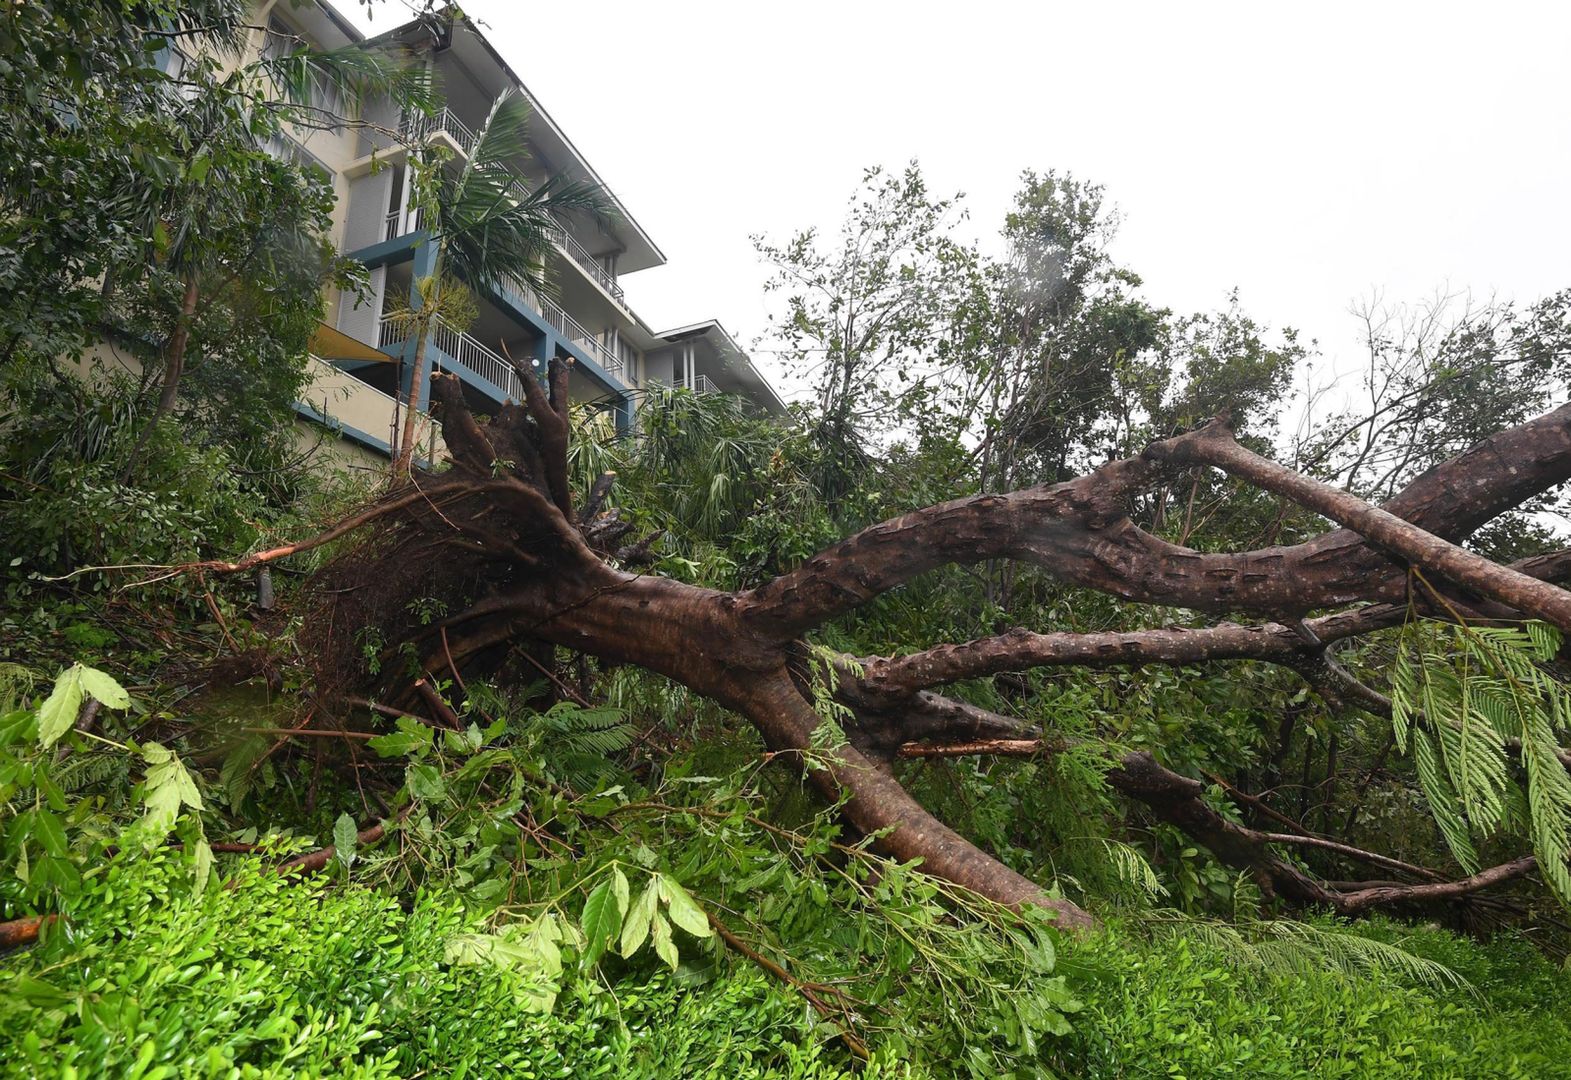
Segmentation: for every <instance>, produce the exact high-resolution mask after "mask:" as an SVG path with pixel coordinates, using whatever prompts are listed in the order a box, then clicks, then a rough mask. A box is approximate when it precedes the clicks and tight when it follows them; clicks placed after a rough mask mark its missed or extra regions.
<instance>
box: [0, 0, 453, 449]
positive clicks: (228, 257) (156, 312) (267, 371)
mask: <svg viewBox="0 0 1571 1080" xmlns="http://www.w3.org/2000/svg"><path fill="white" fill-rule="evenodd" d="M246 14H247V8H246V5H243V4H240V3H237V2H234V0H210V2H206V3H202V4H197V5H160V4H150V5H143V4H137V5H131V6H129V7H124V8H123V9H122V8H120V7H117V6H115V5H100V4H85V5H73V6H70V7H69V8H67V9H62V10H61V11H60V12H58V13H56V14H54V15H52V14H50V13H48V12H42V11H41V9H35V8H33V7H31V6H22V7H18V8H16V9H15V10H14V11H9V12H7V17H6V25H5V27H4V32H5V34H6V36H8V37H10V38H12V39H14V40H15V41H16V43H17V44H18V46H19V48H18V49H17V50H16V51H14V52H12V53H10V54H9V55H11V56H12V57H13V60H12V61H10V62H8V63H7V64H6V65H5V66H4V67H3V68H0V84H3V86H4V89H5V92H4V93H3V94H0V112H3V113H5V114H9V118H8V120H7V122H6V123H5V125H4V127H5V129H6V134H5V135H4V136H0V142H3V143H4V144H5V145H4V146H3V147H0V151H3V152H0V156H3V157H4V159H5V161H4V164H3V165H0V174H3V181H4V182H3V183H0V217H3V219H4V224H3V225H0V282H4V283H6V284H7V285H10V286H14V287H15V293H16V295H17V296H18V298H19V303H17V304H16V305H14V306H11V307H8V310H7V312H6V314H5V315H4V316H0V319H3V320H4V326H3V333H4V334H5V348H6V351H7V355H8V356H15V355H24V356H25V357H26V358H27V359H28V360H29V361H30V363H28V364H25V365H21V366H22V367H24V368H26V369H27V370H28V372H32V371H35V370H37V369H39V368H42V369H44V370H45V371H46V372H49V371H52V370H53V365H54V363H55V362H56V361H57V359H58V358H60V357H62V356H72V355H76V354H79V353H81V352H82V351H83V350H84V349H85V348H86V347H87V346H88V345H90V344H94V343H96V342H98V341H101V340H104V339H106V338H107V339H108V340H110V341H111V342H112V343H113V344H114V345H115V346H116V347H117V348H120V349H123V350H125V351H128V352H129V353H131V354H132V355H133V356H134V357H135V358H136V359H137V360H138V361H139V362H140V366H141V368H142V370H143V378H142V382H143V387H144V391H145V392H147V393H149V394H150V396H151V397H152V398H153V399H154V400H153V402H152V407H151V409H150V411H149V415H148V418H147V419H146V421H145V422H144V423H143V426H142V430H141V434H140V437H139V438H138V440H137V441H136V443H135V445H134V446H133V448H132V450H131V453H130V454H129V455H128V457H127V462H126V470H125V475H126V476H127V477H129V474H130V472H131V469H132V467H133V466H134V462H135V458H136V456H137V454H138V452H139V451H140V450H141V449H142V448H143V446H145V444H146V442H147V440H148V439H149V438H151V436H152V433H153V431H154V430H155V429H156V428H157V426H158V425H159V423H160V422H161V421H163V420H164V419H165V418H166V417H168V416H169V415H171V414H172V413H173V412H174V410H175V408H176V405H177V402H178V401H179V399H180V392H181V387H182V384H183V381H184V377H185V375H186V373H187V370H188V368H189V367H191V366H192V361H193V360H196V361H199V362H200V366H201V367H202V368H203V369H205V370H204V372H203V374H204V376H205V379H204V381H205V382H206V384H207V385H206V387H205V389H206V390H208V391H209V392H210V395H209V396H210V397H211V398H212V400H216V401H219V402H221V404H217V405H215V406H214V407H211V408H208V409H206V410H205V414H206V417H207V418H208V419H211V420H215V421H217V422H218V424H219V426H223V427H233V426H234V425H232V424H230V423H229V421H230V420H234V419H236V418H248V417H249V418H261V420H262V423H261V425H260V426H259V427H258V426H252V427H250V428H249V429H247V428H246V426H245V423H244V421H243V420H241V421H240V423H239V430H230V431H228V432H227V433H226V437H228V438H231V439H232V440H233V441H235V442H239V443H245V442H247V441H249V440H256V439H258V438H264V437H265V436H266V435H267V433H268V432H269V431H271V430H273V429H276V424H275V423H274V418H275V417H276V416H277V415H278V413H279V411H280V410H281V409H284V408H287V406H288V404H289V403H290V402H291V401H293V400H295V397H296V393H297V391H298V389H299V384H300V381H301V379H302V378H303V372H304V359H305V351H306V342H307V341H308V339H309V335H310V333H311V331H312V330H313V329H314V327H315V325H316V322H317V319H318V318H319V317H320V313H321V303H322V300H321V296H322V287H323V285H324V284H327V283H334V284H338V285H340V286H343V287H354V286H355V285H356V284H357V278H356V273H355V268H354V267H353V265H352V264H350V263H348V262H347V261H345V260H341V259H339V258H338V257H337V255H336V252H335V251H334V250H333V248H332V245H331V244H330V242H329V240H328V232H329V229H330V225H331V214H332V206H333V196H332V192H331V190H330V189H329V188H328V187H327V185H326V184H325V182H324V181H325V179H326V178H325V177H322V176H319V175H318V174H317V173H316V171H315V170H314V169H312V168H310V167H303V166H301V165H299V164H296V163H294V162H291V161H285V160H280V158H279V157H278V156H276V155H275V154H274V153H273V152H270V150H269V148H268V147H269V144H276V143H278V142H280V141H285V142H287V140H288V138H289V134H288V133H289V131H290V129H294V130H297V131H298V130H299V129H317V128H336V127H343V126H351V127H352V126H356V125H359V124H361V123H363V121H362V120H361V119H360V118H359V105H360V103H361V102H363V101H364V100H366V99H367V98H368V97H370V96H373V95H387V96H390V97H392V98H393V100H395V101H396V102H398V103H399V104H401V105H404V106H410V107H414V106H420V105H424V104H425V103H427V102H428V100H429V95H428V93H427V86H428V80H427V78H426V76H425V74H424V72H423V71H420V70H419V69H416V68H414V67H412V66H410V65H407V64H405V63H404V62H403V58H402V57H401V56H399V55H398V54H396V53H388V52H383V51H373V50H367V49H364V48H360V47H358V46H353V47H348V48H344V49H337V50H327V51H321V50H314V49H311V48H307V47H306V46H305V45H304V43H303V42H300V41H298V40H296V39H293V38H292V37H289V36H288V35H286V34H282V33H280V32H278V31H276V30H274V29H272V28H265V29H259V28H256V27H253V26H251V25H250V23H249V22H248V21H247V20H246ZM56 15H57V16H58V17H56ZM257 34H262V35H266V38H265V40H263V41H262V42H261V46H262V47H261V48H260V50H258V52H257V54H256V56H255V57H254V58H252V59H249V60H247V59H246V56H247V53H248V50H249V48H250V47H251V46H252V45H253V44H255V43H256V37H255V35H257ZM242 61H243V62H242ZM241 401H246V402H247V405H240V404H239V402H241ZM209 403H211V401H210V402H209Z"/></svg>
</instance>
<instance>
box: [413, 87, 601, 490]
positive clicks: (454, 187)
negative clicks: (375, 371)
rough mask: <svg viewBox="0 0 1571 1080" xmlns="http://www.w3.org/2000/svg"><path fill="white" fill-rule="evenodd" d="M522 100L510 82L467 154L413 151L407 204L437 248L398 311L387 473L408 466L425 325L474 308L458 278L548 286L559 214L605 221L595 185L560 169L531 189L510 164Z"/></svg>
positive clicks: (519, 157)
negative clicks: (400, 405)
mask: <svg viewBox="0 0 1571 1080" xmlns="http://www.w3.org/2000/svg"><path fill="white" fill-rule="evenodd" d="M528 133H529V104H528V101H527V100H526V99H525V98H524V97H523V96H522V95H521V94H519V93H518V92H517V91H516V90H513V89H511V88H510V89H508V90H505V91H503V93H502V94H501V95H500V96H498V97H497V98H496V100H495V101H494V102H492V104H491V111H490V113H489V114H488V115H487V116H486V120H485V123H484V124H483V125H482V126H481V128H480V131H479V133H478V135H477V136H476V137H475V141H474V145H473V146H472V147H471V148H470V150H469V153H468V155H467V156H466V157H465V158H464V159H463V160H462V161H460V162H454V161H453V160H452V158H451V156H450V153H449V152H448V151H447V150H445V149H444V148H441V147H438V146H434V145H430V144H426V145H423V146H421V147H419V148H417V149H418V152H417V153H416V154H415V155H413V161H414V169H413V175H414V178H415V180H414V183H415V187H414V196H413V200H412V201H413V205H414V206H415V207H416V208H417V209H418V211H419V212H420V213H421V215H422V216H421V221H422V223H423V224H424V227H425V228H426V229H428V230H429V236H428V237H427V238H426V239H425V240H424V241H423V243H427V244H430V245H432V246H433V247H434V248H435V254H434V258H433V259H432V262H431V271H430V273H429V274H427V275H426V276H425V277H423V278H421V279H420V280H419V281H417V282H416V283H415V294H414V295H415V297H416V298H417V301H416V303H414V304H412V305H411V307H410V308H409V309H408V310H406V311H404V312H402V313H401V315H400V317H401V320H402V321H403V323H404V324H405V328H406V331H407V332H408V333H409V335H410V336H411V337H412V338H413V340H414V343H415V345H414V355H413V357H412V365H413V377H412V378H408V379H407V380H405V381H406V382H407V383H408V389H407V390H406V391H405V394H404V405H405V408H406V412H405V416H404V423H403V430H402V433H401V435H400V437H399V442H398V446H397V447H396V448H395V451H394V454H393V464H392V475H393V476H394V477H395V478H397V477H404V476H407V475H408V474H409V469H410V464H411V462H412V461H413V460H414V442H415V428H416V422H417V415H416V411H415V405H416V400H417V395H418V392H419V390H418V388H419V383H420V381H421V378H422V375H423V373H424V372H425V370H426V365H427V361H428V352H429V348H430V342H431V332H432V330H433V329H434V328H435V327H436V325H437V323H438V322H440V321H442V320H443V319H444V318H445V319H447V320H449V321H456V322H462V321H465V320H464V316H466V315H468V314H469V313H470V312H471V311H472V306H473V301H472V299H471V298H470V296H469V294H468V291H467V287H466V286H475V287H487V286H489V287H492V288H500V287H501V286H503V284H504V283H510V284H511V285H512V286H513V287H515V288H516V287H520V286H521V287H523V288H525V289H529V290H532V291H534V292H535V293H537V294H542V295H550V294H551V293H552V292H553V291H554V289H553V282H552V281H551V279H550V278H549V277H548V276H547V274H546V271H545V259H546V256H547V254H548V253H549V252H550V251H551V249H552V243H553V238H554V237H555V236H556V235H557V232H558V229H559V228H560V226H559V225H558V220H557V219H558V218H559V217H561V216H574V215H587V216H589V217H592V218H594V219H595V220H597V221H604V220H606V219H607V217H608V215H609V208H608V207H609V204H608V201H607V199H606V198H605V196H604V194H603V193H602V192H601V190H600V188H599V187H598V185H596V184H593V183H588V182H585V181H579V180H574V179H572V178H571V177H569V176H567V175H566V174H563V173H557V174H555V175H553V176H551V177H548V178H547V179H546V180H545V181H544V182H543V183H541V184H539V185H537V186H536V187H534V188H533V189H532V190H530V189H528V188H526V186H525V185H524V184H523V183H522V182H521V181H520V180H519V179H518V174H517V172H516V171H515V170H517V169H518V167H519V166H520V165H521V164H522V162H523V161H524V160H525V159H527V158H528V156H529V144H528Z"/></svg>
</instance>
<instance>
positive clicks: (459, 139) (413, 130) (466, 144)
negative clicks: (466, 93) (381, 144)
mask: <svg viewBox="0 0 1571 1080" xmlns="http://www.w3.org/2000/svg"><path fill="white" fill-rule="evenodd" d="M439 131H442V132H446V133H447V137H448V138H449V139H452V140H453V141H454V142H455V143H457V144H458V145H459V147H460V148H462V150H463V151H464V153H466V154H467V153H469V152H470V151H471V150H473V149H474V148H475V133H474V132H473V131H471V130H470V129H469V125H468V124H466V123H464V122H463V121H462V120H460V119H459V118H458V117H457V116H455V115H454V114H453V111H452V110H451V109H448V108H445V107H444V108H443V109H441V110H440V111H438V112H437V113H435V114H434V115H431V116H427V115H425V113H420V112H406V113H404V116H403V119H402V120H401V121H399V124H398V134H399V137H400V138H402V139H403V140H404V141H405V142H411V143H415V142H425V141H426V139H428V138H430V137H431V136H432V135H435V134H436V133H437V132H439Z"/></svg>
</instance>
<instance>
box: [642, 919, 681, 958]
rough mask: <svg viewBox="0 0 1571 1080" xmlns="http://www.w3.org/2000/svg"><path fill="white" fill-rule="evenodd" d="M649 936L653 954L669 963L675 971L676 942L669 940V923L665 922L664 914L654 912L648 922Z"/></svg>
mask: <svg viewBox="0 0 1571 1080" xmlns="http://www.w3.org/2000/svg"><path fill="white" fill-rule="evenodd" d="M649 937H650V939H651V940H652V941H653V942H654V946H655V955H656V956H658V957H659V958H660V959H662V960H664V961H665V962H666V963H667V964H669V965H671V970H672V971H675V970H676V965H677V963H678V960H677V955H676V942H674V941H672V940H671V924H670V923H668V922H666V920H665V916H664V915H661V914H658V913H656V915H655V917H654V919H653V920H652V921H651V922H650V924H649Z"/></svg>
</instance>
